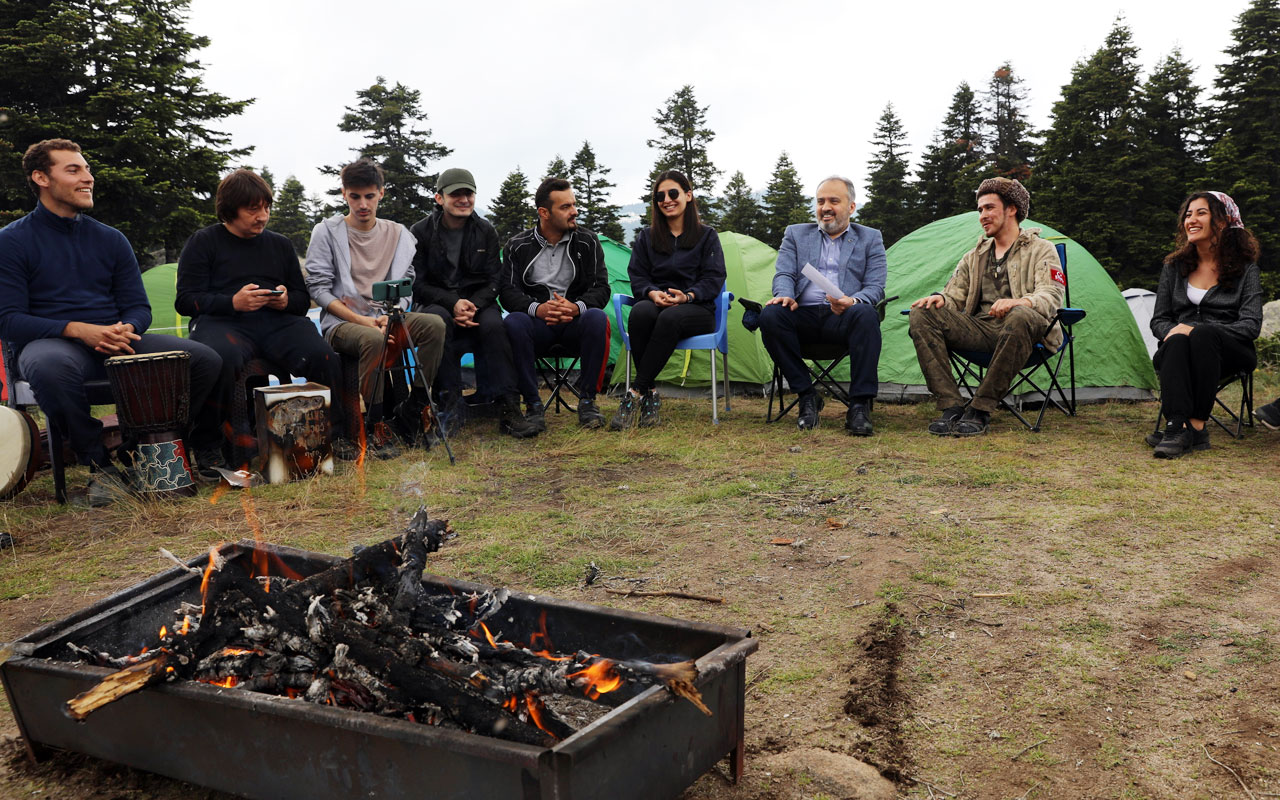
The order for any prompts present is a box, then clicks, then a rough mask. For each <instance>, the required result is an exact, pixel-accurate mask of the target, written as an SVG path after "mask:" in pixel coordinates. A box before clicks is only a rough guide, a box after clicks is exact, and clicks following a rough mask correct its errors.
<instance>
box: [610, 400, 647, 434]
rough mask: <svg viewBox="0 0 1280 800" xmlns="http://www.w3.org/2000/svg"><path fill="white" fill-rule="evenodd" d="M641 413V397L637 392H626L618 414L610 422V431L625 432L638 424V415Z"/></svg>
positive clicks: (619, 405)
mask: <svg viewBox="0 0 1280 800" xmlns="http://www.w3.org/2000/svg"><path fill="white" fill-rule="evenodd" d="M639 411H640V396H639V395H638V394H636V393H635V392H624V393H623V395H622V402H621V403H619V404H618V413H616V414H614V415H613V419H611V420H609V430H611V431H625V430H627V429H628V428H630V427H632V426H634V425H635V424H636V414H637V413H639Z"/></svg>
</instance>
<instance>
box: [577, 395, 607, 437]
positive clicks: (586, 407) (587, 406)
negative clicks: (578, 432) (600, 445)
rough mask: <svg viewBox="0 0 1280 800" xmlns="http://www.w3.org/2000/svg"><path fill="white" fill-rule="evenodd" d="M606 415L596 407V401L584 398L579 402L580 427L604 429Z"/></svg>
mask: <svg viewBox="0 0 1280 800" xmlns="http://www.w3.org/2000/svg"><path fill="white" fill-rule="evenodd" d="M604 422H605V420H604V414H602V413H600V409H599V408H597V407H596V401H595V400H592V399H591V398H587V397H584V398H582V399H581V400H579V401H578V425H579V426H580V427H583V428H590V429H593V430H594V429H595V428H602V427H604Z"/></svg>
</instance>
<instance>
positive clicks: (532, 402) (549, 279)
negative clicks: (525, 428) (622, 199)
mask: <svg viewBox="0 0 1280 800" xmlns="http://www.w3.org/2000/svg"><path fill="white" fill-rule="evenodd" d="M533 200H534V205H536V206H537V208H538V224H537V225H535V226H534V227H532V228H530V229H529V230H527V231H523V232H521V233H518V234H516V235H515V236H512V237H511V241H509V242H507V246H506V248H505V249H504V250H503V269H502V273H503V280H502V285H501V294H500V298H501V300H502V306H503V308H505V309H506V310H507V318H506V319H505V320H504V322H505V325H506V328H507V336H508V337H509V338H510V340H511V351H512V355H513V357H514V359H515V369H516V385H517V386H518V387H519V389H520V394H521V395H523V396H524V400H525V403H526V404H527V405H528V413H527V414H526V415H525V419H526V420H528V421H529V422H531V423H533V424H534V425H536V426H537V427H538V428H539V430H546V417H545V415H544V414H545V412H544V409H543V405H542V400H541V398H540V396H539V395H538V376H537V371H536V364H535V360H536V358H537V356H540V355H544V354H545V353H546V352H547V350H548V349H550V347H551V346H552V345H554V344H559V345H561V346H562V347H564V348H565V349H566V350H568V351H569V352H571V353H577V354H578V355H579V356H580V362H579V365H578V366H579V373H578V385H577V392H578V424H579V425H581V426H582V427H584V428H599V427H602V426H603V425H604V414H602V413H600V409H599V408H598V407H597V406H596V402H595V398H596V392H598V391H600V385H601V383H602V382H603V381H604V369H605V361H606V360H607V359H608V357H609V317H608V315H607V314H605V312H604V304H605V303H606V302H607V301H608V300H609V294H610V290H609V272H608V270H606V269H605V264H604V250H603V249H602V248H601V247H600V239H599V237H597V236H596V235H595V234H594V233H592V232H591V231H588V230H585V229H583V228H579V227H578V222H577V218H578V207H577V205H576V201H575V198H574V195H573V187H571V186H570V185H569V182H568V181H567V180H565V179H563V178H547V179H546V180H544V181H543V182H542V185H540V186H539V187H538V190H537V192H535V193H534V196H533Z"/></svg>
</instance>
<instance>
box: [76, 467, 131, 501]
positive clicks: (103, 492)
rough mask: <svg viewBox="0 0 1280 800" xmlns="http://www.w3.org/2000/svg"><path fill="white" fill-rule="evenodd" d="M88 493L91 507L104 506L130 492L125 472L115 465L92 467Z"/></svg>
mask: <svg viewBox="0 0 1280 800" xmlns="http://www.w3.org/2000/svg"><path fill="white" fill-rule="evenodd" d="M90 470H91V472H90V475H89V486H88V488H87V490H86V495H87V497H88V500H89V506H90V508H102V507H103V506H109V505H111V504H112V503H114V502H115V501H117V500H119V499H121V498H122V497H125V496H126V495H128V494H129V485H128V483H127V481H126V480H125V477H124V474H123V473H121V472H120V470H118V469H116V468H115V467H113V466H109V465H108V466H103V467H91V468H90Z"/></svg>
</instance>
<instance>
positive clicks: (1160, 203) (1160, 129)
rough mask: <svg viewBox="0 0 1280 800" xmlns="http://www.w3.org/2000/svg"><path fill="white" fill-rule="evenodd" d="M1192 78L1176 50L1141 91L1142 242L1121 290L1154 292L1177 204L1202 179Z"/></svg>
mask: <svg viewBox="0 0 1280 800" xmlns="http://www.w3.org/2000/svg"><path fill="white" fill-rule="evenodd" d="M1194 78H1195V70H1194V68H1193V67H1192V66H1191V64H1189V63H1187V61H1186V60H1184V59H1183V58H1182V54H1181V53H1180V52H1179V51H1177V50H1174V51H1173V52H1172V53H1170V54H1169V55H1168V56H1166V57H1165V58H1164V60H1163V61H1161V62H1160V63H1159V64H1158V65H1157V66H1156V68H1155V70H1154V71H1153V72H1152V73H1151V75H1150V76H1149V77H1148V78H1147V80H1146V82H1145V83H1144V84H1143V85H1142V87H1141V89H1140V90H1139V92H1138V111H1139V114H1138V119H1137V129H1138V137H1137V145H1138V152H1139V155H1138V158H1137V163H1138V164H1140V165H1141V167H1140V169H1141V173H1140V180H1139V184H1140V185H1139V187H1138V200H1137V205H1136V207H1135V210H1134V218H1135V221H1136V222H1137V228H1136V230H1135V231H1134V234H1135V235H1136V236H1138V237H1139V238H1138V241H1136V242H1135V243H1134V253H1135V261H1134V263H1133V264H1126V265H1124V267H1123V268H1122V269H1121V270H1120V271H1119V272H1118V273H1117V275H1116V281H1117V283H1119V284H1120V285H1122V286H1141V287H1145V288H1148V289H1154V288H1155V285H1156V283H1157V282H1158V280H1159V276H1160V267H1161V264H1162V263H1163V261H1164V256H1165V254H1166V253H1168V252H1169V251H1170V250H1172V249H1173V244H1174V232H1175V226H1176V224H1177V223H1178V222H1180V221H1179V220H1175V219H1174V217H1175V216H1176V211H1177V206H1178V202H1179V201H1180V200H1181V199H1182V197H1183V196H1184V195H1185V194H1186V193H1187V192H1188V191H1189V190H1190V189H1191V188H1192V187H1193V186H1194V185H1195V183H1196V182H1197V181H1199V180H1200V179H1201V177H1202V174H1203V170H1204V162H1203V150H1204V143H1203V138H1204V116H1203V113H1202V112H1201V111H1200V108H1199V96H1200V91H1201V89H1200V87H1199V86H1197V85H1196V84H1195V80H1194Z"/></svg>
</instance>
